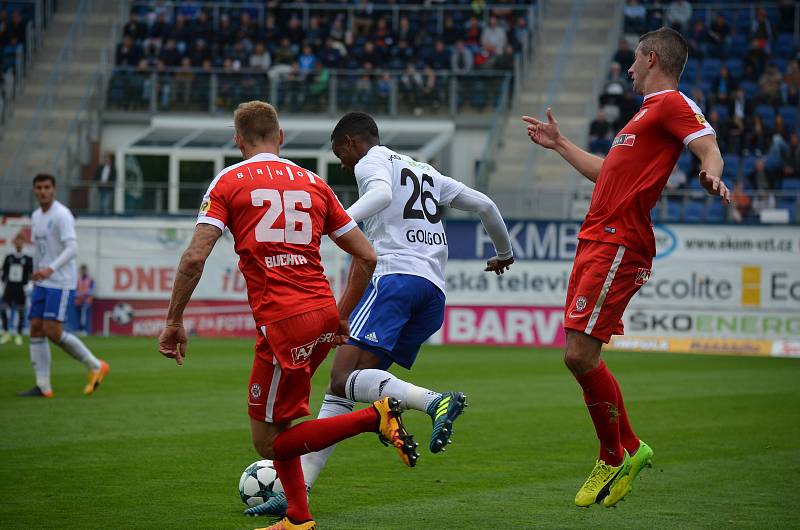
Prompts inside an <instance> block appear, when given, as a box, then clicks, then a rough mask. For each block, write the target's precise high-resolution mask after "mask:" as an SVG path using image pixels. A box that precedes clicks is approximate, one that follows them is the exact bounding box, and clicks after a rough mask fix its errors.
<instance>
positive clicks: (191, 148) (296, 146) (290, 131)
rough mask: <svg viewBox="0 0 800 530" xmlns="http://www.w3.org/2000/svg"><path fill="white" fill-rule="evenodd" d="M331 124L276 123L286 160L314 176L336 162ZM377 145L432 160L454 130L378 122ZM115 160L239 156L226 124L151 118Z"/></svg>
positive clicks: (441, 123)
mask: <svg viewBox="0 0 800 530" xmlns="http://www.w3.org/2000/svg"><path fill="white" fill-rule="evenodd" d="M335 125H336V121H335V120H332V119H325V118H321V119H307V118H305V119H299V118H295V119H292V118H289V119H284V120H281V126H282V127H283V130H284V135H285V138H284V143H283V146H282V147H281V155H283V156H286V157H287V158H292V157H298V158H299V157H306V158H317V159H318V160H319V162H320V163H319V164H318V167H319V168H320V175H321V176H322V177H323V178H324V177H325V176H326V175H324V174H323V173H324V172H325V171H324V168H325V167H326V165H327V164H328V163H335V162H338V160H337V159H336V157H335V156H334V155H333V152H332V151H331V147H330V134H331V131H332V130H333V127H334V126H335ZM378 126H379V128H380V131H381V143H382V144H383V145H386V146H388V147H390V148H392V149H395V150H397V151H401V152H403V153H404V154H408V155H409V156H412V157H414V158H416V159H418V160H420V161H429V160H430V159H432V158H434V157H436V156H437V155H438V154H439V153H440V152H441V151H442V150H443V149H444V148H445V147H446V146H447V145H448V144H449V143H450V141H451V140H452V137H453V133H454V131H455V126H454V124H453V122H452V121H450V120H419V119H417V120H385V121H382V120H380V119H379V120H378ZM117 151H118V153H121V154H177V155H179V156H180V157H182V158H190V157H191V156H192V155H195V156H201V157H203V158H206V157H216V156H240V154H239V151H238V149H237V148H236V146H235V145H234V144H233V125H232V123H231V120H230V119H229V118H195V117H191V118H189V117H186V118H182V117H173V116H169V117H154V118H153V119H152V120H151V122H150V126H149V127H148V128H147V129H146V130H144V131H143V132H141V133H139V134H137V135H135V136H132V137H131V138H130V139H129V140H128V141H127V142H126V143H125V144H124V145H122V146H120V147H118V149H117Z"/></svg>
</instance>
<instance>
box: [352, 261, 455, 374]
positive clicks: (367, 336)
mask: <svg viewBox="0 0 800 530" xmlns="http://www.w3.org/2000/svg"><path fill="white" fill-rule="evenodd" d="M444 300H445V297H444V293H443V292H442V291H441V289H439V288H438V287H436V285H434V284H433V283H432V282H431V281H429V280H428V279H426V278H423V277H421V276H415V275H412V274H388V275H386V276H380V277H378V278H373V280H372V282H371V283H370V284H369V286H368V287H367V289H366V290H365V291H364V296H362V297H361V300H360V301H359V302H358V306H356V308H355V310H354V311H353V313H352V314H351V315H350V340H349V341H348V344H352V345H354V346H357V347H359V348H361V349H363V350H367V351H369V352H372V353H373V354H375V355H377V356H378V357H379V358H380V359H381V364H380V368H381V369H382V370H385V369H386V368H388V367H389V366H391V365H392V363H396V364H399V365H400V366H402V367H404V368H411V366H412V365H413V364H414V361H415V360H416V358H417V354H418V353H419V348H420V346H422V344H423V343H424V342H425V341H426V340H428V338H429V337H430V336H431V335H433V334H434V333H436V332H437V331H438V330H439V328H440V327H442V322H444Z"/></svg>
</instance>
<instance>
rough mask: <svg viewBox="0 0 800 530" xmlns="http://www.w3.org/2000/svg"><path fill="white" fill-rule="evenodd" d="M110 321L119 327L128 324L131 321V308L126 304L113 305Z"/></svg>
mask: <svg viewBox="0 0 800 530" xmlns="http://www.w3.org/2000/svg"><path fill="white" fill-rule="evenodd" d="M111 320H113V321H114V322H116V323H117V324H119V325H120V326H125V325H127V324H130V323H131V321H132V320H133V306H132V305H131V304H129V303H127V302H120V303H118V304H115V305H114V309H112V310H111Z"/></svg>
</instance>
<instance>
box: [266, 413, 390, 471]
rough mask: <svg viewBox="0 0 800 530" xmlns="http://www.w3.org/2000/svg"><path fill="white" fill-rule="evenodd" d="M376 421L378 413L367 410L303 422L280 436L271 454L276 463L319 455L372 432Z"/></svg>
mask: <svg viewBox="0 0 800 530" xmlns="http://www.w3.org/2000/svg"><path fill="white" fill-rule="evenodd" d="M379 420H380V416H378V411H377V410H375V408H374V407H367V408H365V409H363V410H359V411H356V412H351V413H349V414H342V415H341V416H334V417H332V418H323V419H316V420H309V421H304V422H303V423H298V424H297V425H295V426H293V427H290V428H288V429H286V430H285V431H283V432H282V433H280V434H279V435H278V437H277V438H275V442H274V443H273V444H272V450H273V452H274V453H275V458H276V459H280V460H289V459H291V458H294V457H296V456H300V455H304V454H306V453H313V452H315V451H320V450H322V449H325V448H326V447H330V446H331V445H333V444H335V443H338V442H341V441H342V440H344V439H346V438H351V437H353V436H355V435H356V434H361V433H362V432H374V431H376V430H377V427H378V421H379ZM279 474H280V473H279ZM282 480H283V479H281V481H282Z"/></svg>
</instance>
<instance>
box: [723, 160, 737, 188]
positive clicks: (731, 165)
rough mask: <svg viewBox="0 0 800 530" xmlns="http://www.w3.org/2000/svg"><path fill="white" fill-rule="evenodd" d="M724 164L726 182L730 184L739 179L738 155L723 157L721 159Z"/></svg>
mask: <svg viewBox="0 0 800 530" xmlns="http://www.w3.org/2000/svg"><path fill="white" fill-rule="evenodd" d="M722 160H723V162H725V169H724V171H725V176H726V177H727V178H726V180H727V181H728V182H732V181H734V180H736V179H737V178H738V177H739V156H738V155H724V156H723V157H722Z"/></svg>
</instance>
